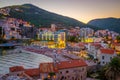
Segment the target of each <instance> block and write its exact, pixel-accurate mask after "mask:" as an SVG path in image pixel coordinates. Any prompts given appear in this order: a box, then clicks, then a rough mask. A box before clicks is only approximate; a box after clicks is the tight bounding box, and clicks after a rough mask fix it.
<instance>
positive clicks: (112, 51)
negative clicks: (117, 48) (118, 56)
mask: <svg viewBox="0 0 120 80" xmlns="http://www.w3.org/2000/svg"><path fill="white" fill-rule="evenodd" d="M100 51H101V53H103V54H114V50H113V49H100Z"/></svg>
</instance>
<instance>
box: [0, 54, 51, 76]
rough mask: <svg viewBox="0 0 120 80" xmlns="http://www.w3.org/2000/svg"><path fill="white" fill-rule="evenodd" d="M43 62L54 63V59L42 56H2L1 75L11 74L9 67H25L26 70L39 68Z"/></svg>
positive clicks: (0, 57) (0, 63) (0, 60)
mask: <svg viewBox="0 0 120 80" xmlns="http://www.w3.org/2000/svg"><path fill="white" fill-rule="evenodd" d="M42 62H53V59H52V58H50V57H47V56H44V55H41V54H31V53H17V54H10V55H4V56H0V74H5V73H9V67H12V66H23V67H24V68H26V69H28V68H38V67H39V64H40V63H42Z"/></svg>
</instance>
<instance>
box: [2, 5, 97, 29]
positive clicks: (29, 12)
mask: <svg viewBox="0 0 120 80" xmlns="http://www.w3.org/2000/svg"><path fill="white" fill-rule="evenodd" d="M4 8H10V9H11V10H10V16H9V17H13V18H17V19H22V20H25V21H29V22H31V24H34V25H35V26H45V27H48V26H50V25H51V24H52V23H55V24H58V25H59V26H60V25H61V26H62V27H68V28H69V27H70V26H73V27H75V26H79V27H90V28H94V29H97V28H95V27H93V26H89V25H86V24H84V23H83V22H80V21H78V20H76V19H73V18H70V17H66V16H62V15H59V14H55V13H52V12H49V11H46V10H44V9H41V8H38V7H36V6H34V5H32V4H24V5H14V6H7V7H4Z"/></svg>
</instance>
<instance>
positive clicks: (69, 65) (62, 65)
mask: <svg viewBox="0 0 120 80" xmlns="http://www.w3.org/2000/svg"><path fill="white" fill-rule="evenodd" d="M83 66H87V64H86V62H85V61H83V60H71V61H62V62H60V63H58V64H57V67H58V69H67V68H75V67H83Z"/></svg>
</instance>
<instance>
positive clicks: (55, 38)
mask: <svg viewBox="0 0 120 80" xmlns="http://www.w3.org/2000/svg"><path fill="white" fill-rule="evenodd" d="M38 38H39V39H40V40H41V41H46V44H47V46H48V47H49V48H65V45H66V43H65V41H66V33H65V31H64V30H59V31H56V32H52V31H43V32H40V33H39V34H38Z"/></svg>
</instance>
